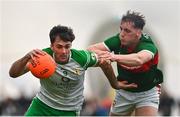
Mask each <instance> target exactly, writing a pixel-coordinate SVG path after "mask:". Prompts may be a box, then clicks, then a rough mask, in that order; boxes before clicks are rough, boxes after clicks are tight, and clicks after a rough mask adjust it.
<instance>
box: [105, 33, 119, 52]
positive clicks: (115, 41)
mask: <svg viewBox="0 0 180 117" xmlns="http://www.w3.org/2000/svg"><path fill="white" fill-rule="evenodd" d="M120 43H121V42H120V38H119V34H117V35H115V36H113V37H110V38H108V39H106V40H105V41H104V44H105V46H106V48H107V49H108V50H109V51H111V52H112V51H115V50H117V49H118V48H119V47H120Z"/></svg>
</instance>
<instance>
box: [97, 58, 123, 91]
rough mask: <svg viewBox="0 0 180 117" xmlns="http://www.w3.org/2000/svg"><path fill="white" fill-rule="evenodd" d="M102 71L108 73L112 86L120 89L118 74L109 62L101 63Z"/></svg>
mask: <svg viewBox="0 0 180 117" xmlns="http://www.w3.org/2000/svg"><path fill="white" fill-rule="evenodd" d="M100 67H101V69H102V71H103V72H104V74H105V75H106V77H107V79H108V81H109V83H110V84H111V86H112V88H114V89H119V88H120V87H119V85H118V82H117V79H116V76H115V74H114V71H113V68H112V66H111V64H110V63H109V62H107V61H106V63H103V65H100Z"/></svg>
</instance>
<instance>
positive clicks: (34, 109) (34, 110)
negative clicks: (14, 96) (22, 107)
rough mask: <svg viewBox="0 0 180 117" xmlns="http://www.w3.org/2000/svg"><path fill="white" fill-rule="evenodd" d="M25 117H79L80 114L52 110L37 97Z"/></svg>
mask: <svg viewBox="0 0 180 117" xmlns="http://www.w3.org/2000/svg"><path fill="white" fill-rule="evenodd" d="M25 116H78V113H77V112H76V111H64V110H57V109H54V108H51V107H49V106H48V105H46V104H44V103H43V102H42V101H40V100H39V99H38V98H36V97H35V98H34V99H33V101H32V102H31V105H30V107H29V108H28V110H27V112H26V113H25Z"/></svg>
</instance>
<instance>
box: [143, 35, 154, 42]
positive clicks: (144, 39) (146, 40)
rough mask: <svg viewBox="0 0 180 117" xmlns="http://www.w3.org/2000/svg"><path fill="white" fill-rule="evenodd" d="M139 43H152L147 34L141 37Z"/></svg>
mask: <svg viewBox="0 0 180 117" xmlns="http://www.w3.org/2000/svg"><path fill="white" fill-rule="evenodd" d="M141 41H142V42H149V43H153V41H152V38H151V36H150V35H149V34H147V33H143V34H142V36H141Z"/></svg>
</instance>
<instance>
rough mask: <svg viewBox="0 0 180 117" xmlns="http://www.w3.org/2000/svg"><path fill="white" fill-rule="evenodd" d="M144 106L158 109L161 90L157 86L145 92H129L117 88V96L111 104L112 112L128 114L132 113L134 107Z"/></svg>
mask: <svg viewBox="0 0 180 117" xmlns="http://www.w3.org/2000/svg"><path fill="white" fill-rule="evenodd" d="M143 106H151V107H154V108H157V109H158V107H159V91H158V89H157V87H154V88H152V89H150V90H148V91H144V92H129V91H125V90H122V89H120V90H116V97H115V100H114V103H113V105H112V106H111V113H114V114H117V115H128V114H130V113H132V112H133V111H134V109H136V108H139V107H143Z"/></svg>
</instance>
